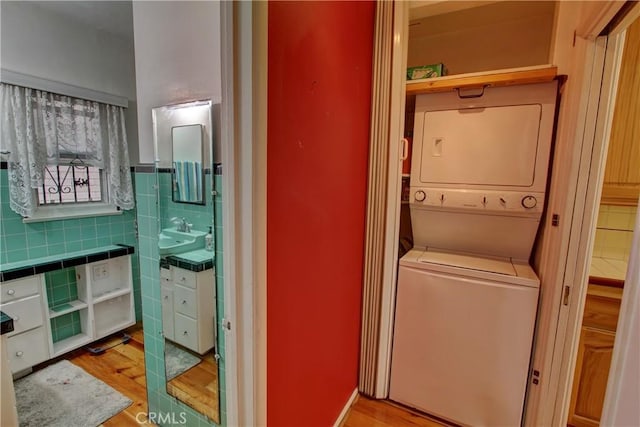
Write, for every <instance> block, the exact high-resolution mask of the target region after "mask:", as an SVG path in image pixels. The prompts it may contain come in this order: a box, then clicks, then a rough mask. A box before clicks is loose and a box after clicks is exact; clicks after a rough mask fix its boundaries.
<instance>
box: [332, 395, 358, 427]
mask: <svg viewBox="0 0 640 427" xmlns="http://www.w3.org/2000/svg"><path fill="white" fill-rule="evenodd" d="M356 397H358V389H357V388H356V389H355V390H353V393H351V396H350V397H349V400H347V403H345V405H344V408H342V412H340V415H338V419H336V422H335V423H333V427H340V424H341V423H342V420H343V419H344V417H345V416H346V415H347V412H349V409H350V408H351V405H353V402H354V401H355V400H356Z"/></svg>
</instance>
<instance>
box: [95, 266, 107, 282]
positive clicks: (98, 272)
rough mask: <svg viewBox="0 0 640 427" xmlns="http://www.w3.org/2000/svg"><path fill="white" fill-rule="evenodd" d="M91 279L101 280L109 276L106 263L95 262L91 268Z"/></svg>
mask: <svg viewBox="0 0 640 427" xmlns="http://www.w3.org/2000/svg"><path fill="white" fill-rule="evenodd" d="M92 276H93V280H102V279H106V278H107V277H109V269H108V268H107V264H96V265H94V266H93V270H92Z"/></svg>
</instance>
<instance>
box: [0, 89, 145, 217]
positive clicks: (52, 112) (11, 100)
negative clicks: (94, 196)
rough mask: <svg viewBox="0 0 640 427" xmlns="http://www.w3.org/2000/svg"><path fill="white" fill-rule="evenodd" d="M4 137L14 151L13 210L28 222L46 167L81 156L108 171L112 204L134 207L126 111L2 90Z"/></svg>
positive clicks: (5, 146)
mask: <svg viewBox="0 0 640 427" xmlns="http://www.w3.org/2000/svg"><path fill="white" fill-rule="evenodd" d="M0 108H1V113H0V114H1V117H0V126H1V129H0V132H1V133H0V137H1V138H2V144H0V145H1V146H2V147H3V150H6V151H9V154H8V163H9V168H8V172H9V192H10V203H11V209H12V210H13V211H14V212H16V213H18V214H20V215H22V216H23V217H28V216H32V215H33V213H34V211H35V209H36V208H37V203H38V202H37V198H36V197H35V192H34V190H35V189H38V188H41V187H42V185H43V179H44V174H45V166H46V165H55V164H58V163H59V160H60V158H61V157H67V158H68V157H69V156H77V158H78V159H80V160H82V162H83V163H84V164H86V165H89V166H94V167H97V168H100V169H103V170H104V173H106V176H107V183H108V187H109V199H110V202H111V203H112V204H115V205H116V206H118V207H119V208H121V209H132V208H133V206H134V195H133V187H132V185H131V172H130V165H129V152H128V148H127V135H126V128H125V123H124V108H122V107H117V106H114V105H107V104H102V103H99V102H94V101H86V100H83V99H77V98H71V97H68V96H62V95H57V94H53V93H48V92H44V91H40V90H35V89H30V88H25V87H20V86H14V85H9V84H5V83H2V84H0Z"/></svg>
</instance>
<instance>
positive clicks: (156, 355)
mask: <svg viewBox="0 0 640 427" xmlns="http://www.w3.org/2000/svg"><path fill="white" fill-rule="evenodd" d="M163 175H168V174H157V175H156V174H153V173H136V183H137V191H136V200H137V204H138V228H139V254H140V275H141V284H142V320H143V328H144V343H145V345H144V350H145V366H146V377H147V398H148V401H149V411H150V412H153V413H156V414H158V413H161V414H167V413H173V414H175V417H180V416H181V414H183V413H184V415H185V417H186V419H187V420H186V423H185V425H188V426H194V427H196V426H200V427H204V426H215V425H216V424H215V423H213V422H212V421H210V420H208V419H207V418H206V417H204V416H203V415H201V414H199V413H197V412H196V411H194V410H193V409H191V408H190V407H188V406H186V405H184V404H183V403H181V402H180V401H178V400H177V399H176V398H174V397H173V396H170V395H169V394H167V392H166V387H165V381H166V377H165V371H164V339H163V337H162V305H161V301H160V285H159V284H160V268H159V261H160V256H159V254H158V233H159V230H160V214H159V213H158V211H159V206H160V200H159V196H158V192H157V188H158V186H159V182H158V181H159V180H162V179H164V178H163ZM220 178H221V177H220V175H216V176H215V180H216V183H215V188H217V189H221V182H220ZM218 194H221V193H220V191H218ZM221 203H222V201H221V200H220V199H219V197H218V196H216V200H215V202H214V206H215V210H214V211H215V215H216V218H215V223H216V230H215V231H216V247H217V248H220V249H221V248H222V244H221V242H222V233H220V232H218V231H221V230H222V225H221V221H220V219H221V216H219V214H220V213H221V206H222V205H221ZM208 209H209V211H208V212H209V213H208V215H209V216H208V219H207V221H209V223H210V222H211V207H210V206H209V207H208ZM190 221H191V219H190ZM194 227H195V222H194ZM222 278H223V275H222V253H221V250H216V288H217V295H218V298H217V308H218V348H219V349H220V350H219V353H220V355H221V356H222V357H221V359H220V361H219V375H218V377H219V381H220V385H219V387H220V418H221V425H226V418H227V414H226V395H225V391H224V390H225V369H224V366H225V363H224V361H225V357H226V355H225V353H224V348H225V347H224V335H223V332H222V329H221V319H222V315H223V313H224V311H223V308H224V306H223V304H222V300H223V295H224V288H223V281H222ZM177 419H180V418H177Z"/></svg>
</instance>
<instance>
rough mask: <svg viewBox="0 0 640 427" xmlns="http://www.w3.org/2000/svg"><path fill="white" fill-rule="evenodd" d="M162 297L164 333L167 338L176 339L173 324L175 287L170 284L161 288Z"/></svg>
mask: <svg viewBox="0 0 640 427" xmlns="http://www.w3.org/2000/svg"><path fill="white" fill-rule="evenodd" d="M160 297H161V298H162V333H163V334H164V337H165V338H168V339H170V340H172V341H173V340H174V325H173V289H172V287H170V286H162V288H160Z"/></svg>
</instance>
